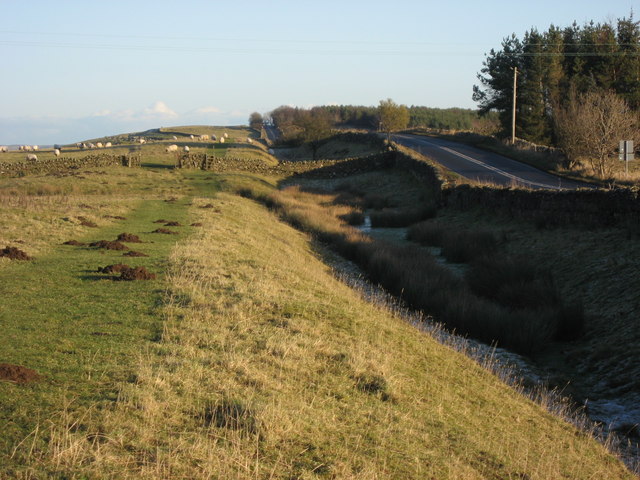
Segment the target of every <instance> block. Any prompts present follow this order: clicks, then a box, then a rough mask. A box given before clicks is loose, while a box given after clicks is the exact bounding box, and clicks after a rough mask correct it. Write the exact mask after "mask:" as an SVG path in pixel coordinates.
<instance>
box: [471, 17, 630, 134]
mask: <svg viewBox="0 0 640 480" xmlns="http://www.w3.org/2000/svg"><path fill="white" fill-rule="evenodd" d="M638 23H639V22H636V21H634V19H633V15H631V16H629V18H621V19H618V20H617V22H615V23H613V22H611V23H594V22H591V23H588V24H585V25H583V26H579V25H577V24H576V23H574V24H573V25H571V26H570V27H566V28H558V27H556V26H553V25H552V26H551V27H549V29H548V30H547V31H545V32H540V31H538V30H537V29H531V30H530V31H528V32H526V33H525V34H524V37H523V38H522V39H520V38H518V37H516V35H515V34H514V35H511V36H510V37H507V38H505V39H504V40H503V42H502V48H501V49H500V50H491V51H490V53H489V54H488V55H487V56H486V58H485V61H484V63H483V68H482V69H481V71H480V73H479V74H478V80H479V82H480V83H479V85H475V86H474V89H473V99H474V100H475V101H477V102H478V105H479V108H480V112H481V113H488V112H497V113H498V117H499V121H500V126H501V130H502V133H503V134H505V135H507V134H509V133H510V132H511V122H512V104H513V89H514V70H515V69H516V68H517V72H518V75H517V84H516V92H517V102H516V105H517V111H516V137H518V138H522V139H525V140H529V141H532V142H536V143H543V144H547V145H549V144H557V145H559V146H561V147H566V145H564V142H565V140H566V134H567V130H568V126H567V125H560V123H563V122H567V121H568V122H571V121H575V120H576V119H577V118H578V117H577V116H576V115H580V114H581V113H584V112H582V110H583V109H584V108H587V106H589V105H590V106H591V107H594V105H597V104H600V105H602V106H603V108H605V109H609V110H611V109H613V108H615V107H614V105H613V104H612V103H611V102H613V101H616V102H618V103H616V105H617V106H618V107H620V106H621V105H624V107H622V108H623V109H625V110H626V111H629V112H637V111H638V109H640V28H639V26H638ZM617 99H619V100H620V101H622V103H620V102H619V101H618V100H617ZM605 105H606V107H605ZM627 123H628V122H627Z"/></svg>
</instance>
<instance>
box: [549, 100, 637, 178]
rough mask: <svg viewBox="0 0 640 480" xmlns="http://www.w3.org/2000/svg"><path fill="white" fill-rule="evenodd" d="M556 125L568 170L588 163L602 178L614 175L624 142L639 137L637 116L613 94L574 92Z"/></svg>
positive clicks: (556, 115) (557, 112)
mask: <svg viewBox="0 0 640 480" xmlns="http://www.w3.org/2000/svg"><path fill="white" fill-rule="evenodd" d="M554 122H555V126H556V134H557V136H558V144H559V145H560V147H561V148H562V150H563V151H564V153H565V155H566V156H567V159H568V163H567V167H568V168H575V167H576V166H577V165H579V164H580V162H581V161H583V160H585V159H586V160H587V161H588V162H589V164H590V165H591V168H592V169H593V171H594V173H596V174H597V175H598V176H599V177H600V178H607V177H609V176H611V173H612V171H613V166H614V165H615V161H616V158H617V155H616V148H617V147H618V144H619V141H620V140H632V139H633V138H634V136H636V135H637V133H638V131H637V125H638V122H637V115H636V113H635V112H634V111H633V110H631V109H630V107H629V106H628V105H627V103H626V102H625V101H624V99H622V98H621V97H620V96H618V95H616V94H615V93H614V92H613V91H590V92H587V93H584V94H576V92H575V90H572V91H571V92H570V94H569V98H568V100H567V101H566V102H565V104H564V106H562V107H561V108H557V109H556V110H555V113H554Z"/></svg>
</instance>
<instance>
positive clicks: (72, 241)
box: [63, 240, 87, 247]
mask: <svg viewBox="0 0 640 480" xmlns="http://www.w3.org/2000/svg"><path fill="white" fill-rule="evenodd" d="M63 245H73V246H74V247H84V246H86V245H87V244H86V243H84V242H79V241H77V240H67V241H66V242H64V243H63Z"/></svg>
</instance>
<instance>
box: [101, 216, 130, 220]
mask: <svg viewBox="0 0 640 480" xmlns="http://www.w3.org/2000/svg"><path fill="white" fill-rule="evenodd" d="M104 218H113V219H114V220H126V219H127V218H126V217H122V216H120V215H105V216H104Z"/></svg>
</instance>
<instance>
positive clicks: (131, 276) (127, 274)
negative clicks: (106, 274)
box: [119, 267, 156, 281]
mask: <svg viewBox="0 0 640 480" xmlns="http://www.w3.org/2000/svg"><path fill="white" fill-rule="evenodd" d="M154 278H156V274H155V273H150V272H148V271H147V269H146V268H144V267H135V268H128V269H126V270H123V271H122V272H121V273H120V278H119V280H127V281H132V280H153V279H154Z"/></svg>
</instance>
